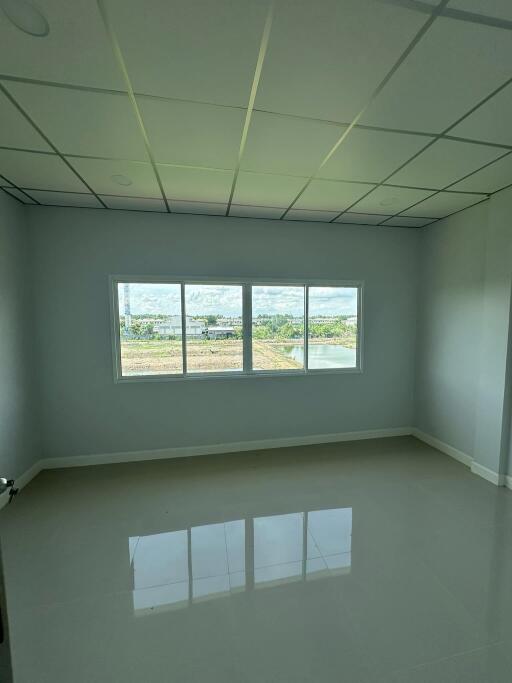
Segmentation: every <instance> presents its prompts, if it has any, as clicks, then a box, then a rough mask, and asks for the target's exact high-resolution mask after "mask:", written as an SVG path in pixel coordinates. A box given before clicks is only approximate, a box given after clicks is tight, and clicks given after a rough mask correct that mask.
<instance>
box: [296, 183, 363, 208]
mask: <svg viewBox="0 0 512 683" xmlns="http://www.w3.org/2000/svg"><path fill="white" fill-rule="evenodd" d="M372 187H373V186H372V185H368V184H366V183H344V182H341V181H340V180H313V181H312V182H311V183H310V184H309V186H308V187H307V188H306V190H305V191H304V193H303V194H302V195H301V197H300V198H299V199H298V201H297V202H296V204H295V205H294V207H293V208H294V209H320V210H323V211H338V212H339V211H344V210H345V209H348V208H349V207H350V206H351V205H352V204H354V203H355V202H357V200H358V199H360V198H361V197H362V196H363V195H364V194H366V193H367V192H369V191H370V190H371V189H372Z"/></svg>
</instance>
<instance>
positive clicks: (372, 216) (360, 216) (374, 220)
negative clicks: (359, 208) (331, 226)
mask: <svg viewBox="0 0 512 683" xmlns="http://www.w3.org/2000/svg"><path fill="white" fill-rule="evenodd" d="M386 218H387V216H386V215H382V214H376V213H352V212H350V211H347V212H346V213H344V214H342V215H341V216H340V217H339V218H338V219H336V223H355V224H359V223H360V224H362V225H378V224H379V223H382V221H384V220H386Z"/></svg>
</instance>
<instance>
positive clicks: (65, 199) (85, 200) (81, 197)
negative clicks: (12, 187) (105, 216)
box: [30, 190, 103, 209]
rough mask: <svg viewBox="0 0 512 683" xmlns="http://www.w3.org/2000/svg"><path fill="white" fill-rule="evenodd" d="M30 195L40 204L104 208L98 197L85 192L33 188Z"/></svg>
mask: <svg viewBox="0 0 512 683" xmlns="http://www.w3.org/2000/svg"><path fill="white" fill-rule="evenodd" d="M30 196H31V197H34V199H36V200H37V201H38V202H39V203H40V204H49V205H51V206H80V207H83V208H89V209H102V208H103V207H102V205H101V204H100V202H99V201H98V200H97V199H96V197H95V196H94V195H93V194H91V193H90V192H89V193H83V192H45V191H44V190H31V191H30Z"/></svg>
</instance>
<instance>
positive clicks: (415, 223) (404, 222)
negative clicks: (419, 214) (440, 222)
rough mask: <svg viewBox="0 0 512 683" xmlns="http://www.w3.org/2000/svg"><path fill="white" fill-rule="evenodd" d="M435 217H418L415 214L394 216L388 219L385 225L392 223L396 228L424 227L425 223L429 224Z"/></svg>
mask: <svg viewBox="0 0 512 683" xmlns="http://www.w3.org/2000/svg"><path fill="white" fill-rule="evenodd" d="M434 220H435V219H434V218H416V217H414V216H394V217H393V218H390V219H389V220H387V221H386V222H385V223H384V225H390V226H393V227H396V228H422V227H423V226H424V225H429V224H430V223H432V222H433V221H434Z"/></svg>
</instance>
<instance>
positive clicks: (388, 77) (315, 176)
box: [280, 0, 449, 223]
mask: <svg viewBox="0 0 512 683" xmlns="http://www.w3.org/2000/svg"><path fill="white" fill-rule="evenodd" d="M448 2H449V0H441V1H440V3H439V4H438V5H437V6H435V7H433V8H432V11H431V14H430V16H429V18H428V19H427V20H426V21H425V23H424V24H423V26H422V27H421V28H420V29H419V31H418V32H417V33H416V35H415V36H414V38H413V39H412V40H411V42H410V43H409V45H408V46H407V47H406V49H405V50H404V51H403V52H402V54H401V55H400V57H399V58H398V59H397V60H396V62H395V63H394V64H393V66H392V67H391V69H390V70H389V71H388V73H387V74H386V75H385V76H384V78H383V79H382V81H381V82H380V83H379V85H378V86H377V87H376V88H375V90H374V91H373V93H372V94H371V96H370V98H369V100H368V101H367V103H366V104H365V106H364V107H363V108H362V109H361V110H360V111H359V113H358V114H357V115H356V117H355V118H354V120H353V121H352V123H351V124H350V125H349V126H348V128H347V129H346V131H345V132H344V133H343V134H342V135H341V137H340V138H339V140H338V141H337V142H336V144H335V145H334V146H333V147H332V148H331V149H330V151H329V152H328V153H327V154H326V156H325V157H324V159H323V160H322V162H321V163H320V165H319V166H318V167H317V170H316V172H315V173H314V174H313V175H311V176H310V178H309V180H308V182H307V183H306V184H305V185H304V187H303V188H302V189H301V191H300V192H299V193H298V194H297V196H296V197H295V198H294V200H293V201H292V203H291V204H290V205H289V206H288V207H287V209H286V211H285V212H284V213H283V215H282V216H281V218H280V220H283V219H284V218H285V217H286V214H287V213H288V211H290V210H291V209H292V208H293V207H294V205H295V204H296V202H297V201H298V200H299V199H300V197H302V195H303V194H304V192H305V191H306V190H307V188H308V187H309V186H310V185H311V183H312V182H313V180H316V179H318V173H319V172H320V171H321V170H322V168H323V167H324V166H325V164H326V163H327V162H328V161H329V159H330V158H331V157H332V156H333V155H334V153H335V152H336V151H337V150H338V149H339V148H340V146H341V145H342V144H343V142H344V141H345V139H346V138H347V137H348V135H349V134H350V131H351V130H352V129H353V128H354V126H355V125H356V124H357V122H358V121H359V120H360V119H361V118H362V117H363V115H364V113H365V112H366V110H367V109H368V107H369V106H370V104H371V103H372V102H373V101H374V100H375V99H376V98H377V96H378V95H379V93H380V92H381V91H382V90H383V89H384V88H385V87H386V84H387V83H388V82H389V81H390V80H391V78H392V77H393V75H394V74H395V73H396V71H398V69H399V68H400V66H401V64H402V63H403V62H404V61H405V60H406V59H407V57H408V56H409V55H410V53H411V52H412V51H413V50H414V48H415V47H416V45H417V44H418V43H419V42H420V40H421V39H422V38H423V36H424V35H425V34H426V33H427V31H428V30H429V28H430V27H431V26H432V24H433V23H434V21H435V20H436V19H437V17H438V16H439V12H440V10H441V9H442V8H444V7H445V6H446V5H447V4H448ZM342 213H344V211H342V212H341V213H340V215H341V214H342ZM338 217H339V216H337V217H335V218H334V219H333V220H332V221H331V223H332V222H333V221H334V220H335V219H336V218H338Z"/></svg>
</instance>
